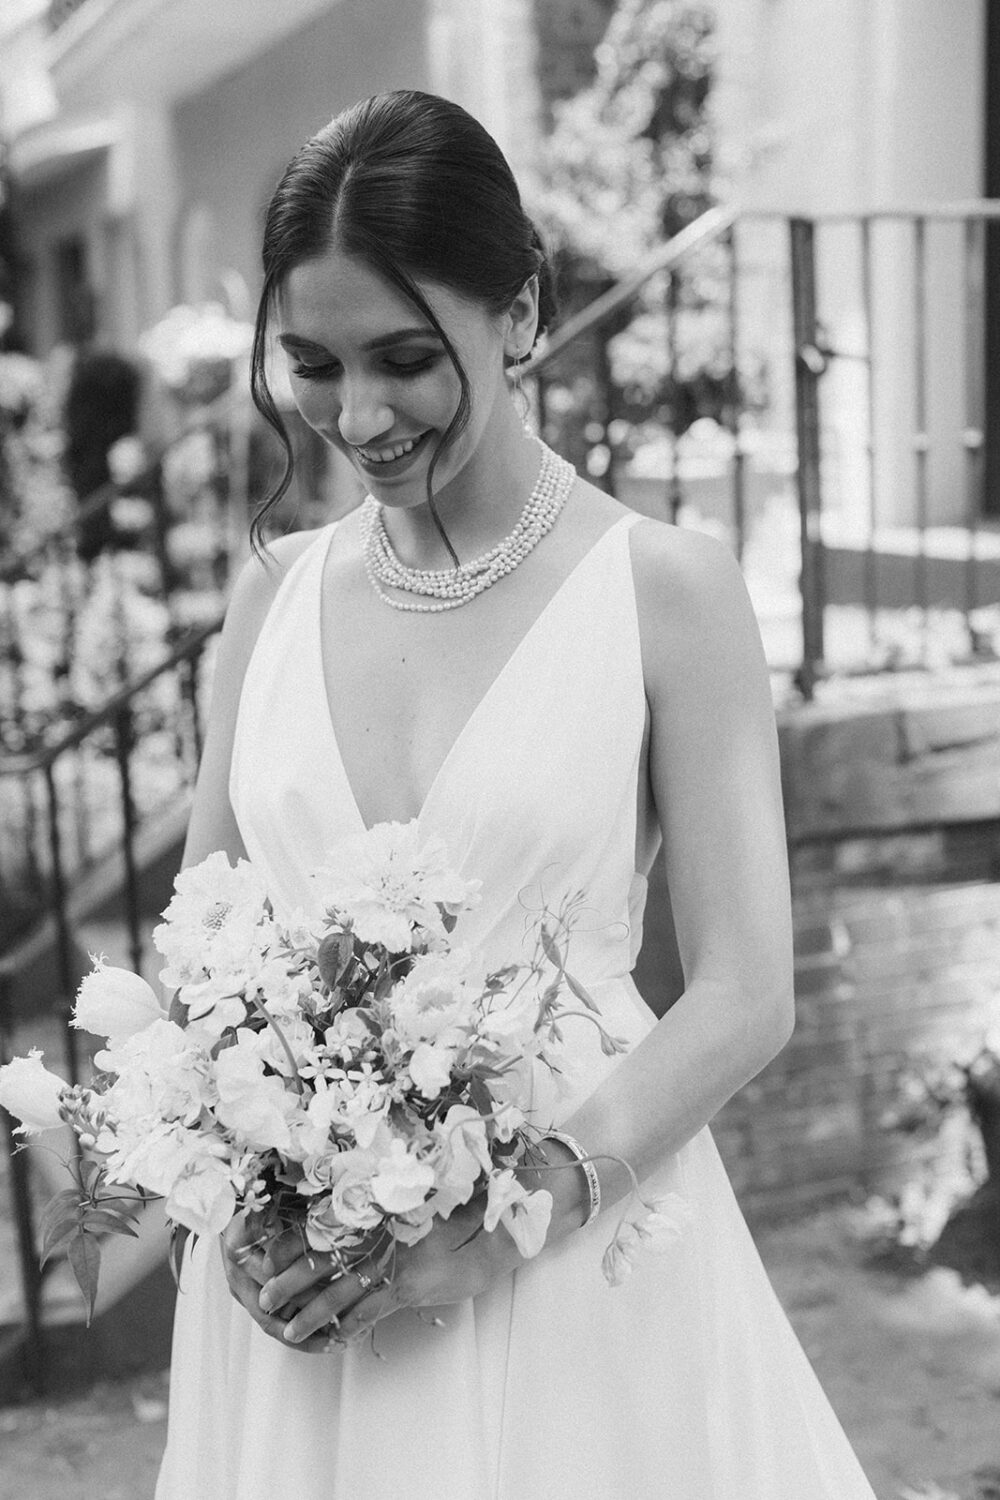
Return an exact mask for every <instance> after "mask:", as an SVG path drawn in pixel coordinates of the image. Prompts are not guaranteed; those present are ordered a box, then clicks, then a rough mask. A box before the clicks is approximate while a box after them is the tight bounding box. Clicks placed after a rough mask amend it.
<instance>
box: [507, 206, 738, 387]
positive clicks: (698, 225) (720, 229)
mask: <svg viewBox="0 0 1000 1500" xmlns="http://www.w3.org/2000/svg"><path fill="white" fill-rule="evenodd" d="M739 213H740V211H739V209H738V208H737V207H736V206H735V205H734V204H731V205H729V206H728V207H716V208H709V209H707V210H706V211H705V213H703V214H699V215H698V217H697V219H693V220H692V221H691V223H690V224H687V225H685V227H684V228H683V229H681V230H679V231H678V232H677V234H675V235H673V236H672V237H671V238H670V239H669V240H667V242H666V243H665V244H663V245H657V247H656V249H655V250H651V251H650V253H649V254H648V255H647V256H646V257H645V258H644V259H643V260H642V261H640V263H639V268H638V270H637V271H635V272H634V273H633V275H631V276H629V277H628V278H627V280H625V281H620V282H618V283H617V285H615V286H613V287H610V288H609V289H608V291H606V292H603V293H602V294H601V296H599V297H595V298H594V300H593V302H590V303H588V304H587V306H586V307H584V308H582V309H581V311H580V312H578V313H576V314H574V316H573V317H572V318H570V319H569V320H568V322H566V323H564V324H563V325H562V327H561V328H558V329H557V330H556V332H555V333H554V334H553V335H552V337H551V338H550V339H549V340H548V341H547V342H546V344H545V347H544V349H542V350H541V351H540V352H539V353H538V354H536V355H535V356H534V358H533V359H530V360H528V361H527V363H526V364H523V365H521V366H520V373H521V375H522V376H531V375H537V374H538V372H539V371H540V370H543V369H544V368H545V366H546V365H549V364H551V363H552V362H553V360H555V359H558V357H559V355H560V354H562V352H563V350H564V349H565V348H566V347H567V345H569V344H571V343H573V341H574V340H575V339H577V338H579V337H580V335H581V334H584V333H587V332H589V330H590V329H591V328H597V327H598V326H599V325H600V324H601V323H604V322H606V321H607V320H608V318H610V317H611V316H612V314H614V313H616V312H617V311H618V309H619V308H621V307H625V306H627V304H628V303H629V302H631V301H632V299H633V298H634V297H635V296H636V294H637V293H638V292H640V291H641V290H642V288H643V287H644V286H645V285H646V283H647V281H651V280H652V278H653V277H654V276H656V275H657V273H658V272H660V271H669V270H671V269H672V268H673V267H674V266H676V265H678V264H679V262H680V261H682V260H684V258H685V257H686V256H688V255H690V254H692V253H693V251H695V250H700V249H701V248H702V246H704V245H708V244H711V243H712V242H713V241H714V240H718V239H721V238H722V236H723V235H724V234H726V233H727V231H728V230H730V229H731V228H732V226H733V225H734V224H735V222H736V220H737V219H738V217H739Z"/></svg>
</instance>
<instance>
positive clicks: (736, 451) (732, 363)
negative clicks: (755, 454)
mask: <svg viewBox="0 0 1000 1500" xmlns="http://www.w3.org/2000/svg"><path fill="white" fill-rule="evenodd" d="M726 253H727V256H728V259H729V378H728V381H727V382H726V383H727V386H728V389H727V392H726V425H727V427H728V428H729V435H730V437H731V438H732V442H733V447H732V455H733V531H734V535H735V544H736V556H737V558H738V559H739V560H740V561H741V562H742V560H743V551H744V548H745V547H746V455H745V454H744V452H743V438H742V434H741V432H740V414H741V409H742V389H741V383H740V357H739V312H740V308H739V287H738V280H739V257H738V254H737V246H736V226H735V225H733V227H732V228H731V229H730V230H729V233H728V234H727V235H726Z"/></svg>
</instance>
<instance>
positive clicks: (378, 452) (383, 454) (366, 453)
mask: <svg viewBox="0 0 1000 1500" xmlns="http://www.w3.org/2000/svg"><path fill="white" fill-rule="evenodd" d="M426 436H427V434H426V433H425V432H422V433H420V434H419V436H417V437H413V438H406V439H404V441H403V442H401V443H396V444H395V445H394V446H393V447H392V448H358V447H355V449H354V451H355V453H357V454H358V455H359V456H360V457H361V458H363V459H364V461H365V463H369V464H391V463H393V462H394V461H395V460H396V459H397V458H403V457H405V455H406V454H407V453H412V452H413V450H414V448H415V447H416V446H417V444H418V443H419V442H420V439H421V438H423V437H426Z"/></svg>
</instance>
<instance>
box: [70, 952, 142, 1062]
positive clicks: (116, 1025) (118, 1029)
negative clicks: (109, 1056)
mask: <svg viewBox="0 0 1000 1500" xmlns="http://www.w3.org/2000/svg"><path fill="white" fill-rule="evenodd" d="M94 962H95V964H96V967H95V969H94V971H93V973H91V974H88V975H87V976H86V978H85V979H84V980H83V982H82V983H81V985H80V988H79V991H78V992H77V997H76V1004H75V1006H74V1007H73V1025H74V1026H78V1027H79V1028H80V1029H81V1030H83V1031H89V1032H91V1033H92V1034H93V1035H94V1036H104V1037H107V1038H108V1040H109V1042H111V1044H112V1046H114V1045H115V1044H116V1043H117V1042H123V1041H125V1039H126V1038H127V1037H130V1036H132V1035H133V1034H134V1033H135V1032H137V1031H142V1030H144V1029H145V1027H147V1026H148V1025H149V1024H150V1023H151V1022H152V1021H155V1020H157V1019H159V1018H160V1017H162V1016H163V1007H162V1006H161V1004H160V1002H159V1000H158V999H157V997H156V994H155V992H154V990H153V989H152V987H151V986H150V985H148V984H147V983H146V981H145V980H144V979H141V978H140V977H139V975H138V974H133V973H132V972H131V971H130V970H129V969H116V968H114V967H113V966H111V965H108V964H106V963H104V962H103V960H102V959H95V960H94Z"/></svg>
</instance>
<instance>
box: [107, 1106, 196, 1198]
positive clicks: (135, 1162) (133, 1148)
mask: <svg viewBox="0 0 1000 1500" xmlns="http://www.w3.org/2000/svg"><path fill="white" fill-rule="evenodd" d="M135 1134H136V1136H137V1139H136V1140H135V1141H134V1142H132V1143H131V1144H130V1145H129V1147H128V1149H123V1143H122V1141H121V1140H119V1142H118V1149H117V1150H115V1151H114V1152H112V1154H111V1158H110V1160H109V1162H108V1177H109V1179H110V1181H112V1182H123V1183H137V1184H139V1185H140V1186H141V1187H144V1188H146V1190H147V1191H148V1192H151V1193H159V1194H161V1195H162V1196H164V1197H166V1195H167V1194H168V1193H170V1192H172V1191H173V1188H174V1185H175V1183H176V1182H177V1179H178V1178H179V1177H180V1176H181V1174H182V1172H184V1171H185V1170H186V1168H187V1167H189V1166H190V1165H191V1163H192V1162H193V1161H195V1160H197V1159H198V1158H199V1157H200V1156H202V1155H203V1154H204V1150H205V1137H204V1136H203V1135H202V1133H201V1132H200V1131H198V1130H188V1129H185V1127H184V1126H183V1125H179V1124H177V1123H176V1122H173V1121H169V1122H165V1123H163V1124H161V1125H157V1126H155V1127H154V1128H153V1129H152V1130H149V1129H143V1130H140V1131H138V1132H135Z"/></svg>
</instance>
